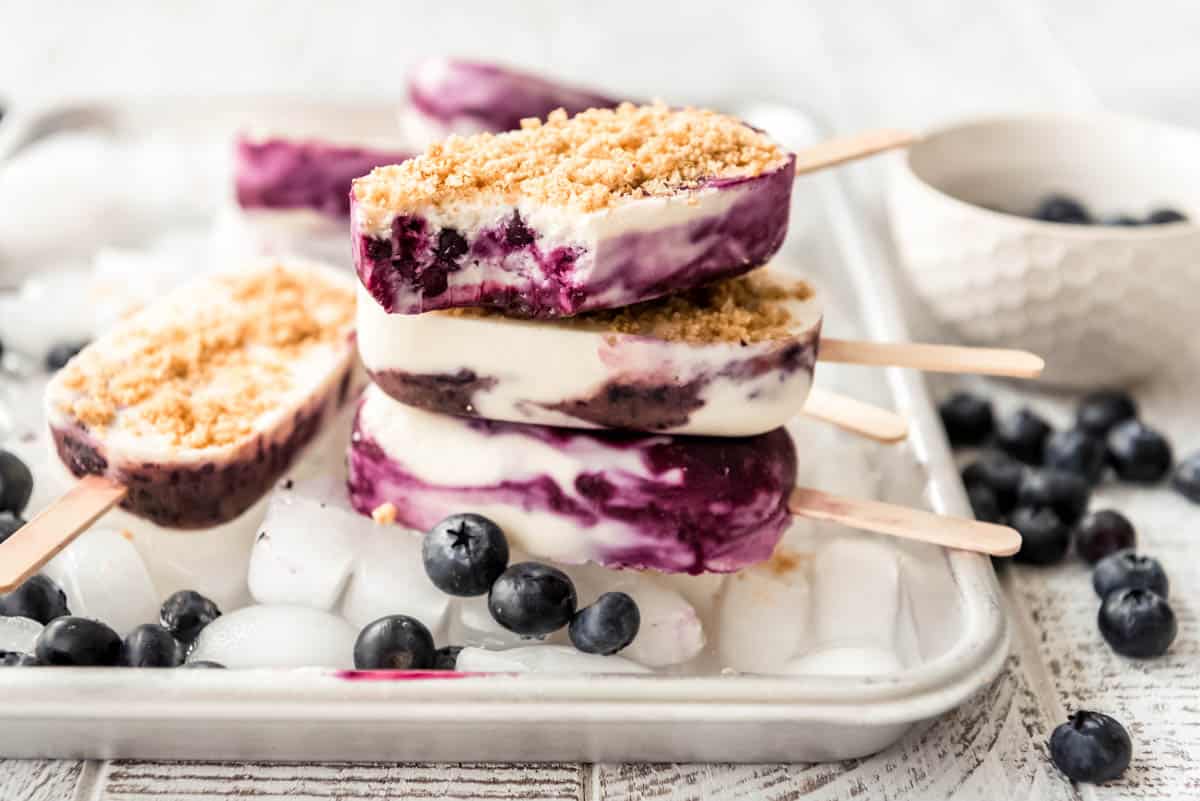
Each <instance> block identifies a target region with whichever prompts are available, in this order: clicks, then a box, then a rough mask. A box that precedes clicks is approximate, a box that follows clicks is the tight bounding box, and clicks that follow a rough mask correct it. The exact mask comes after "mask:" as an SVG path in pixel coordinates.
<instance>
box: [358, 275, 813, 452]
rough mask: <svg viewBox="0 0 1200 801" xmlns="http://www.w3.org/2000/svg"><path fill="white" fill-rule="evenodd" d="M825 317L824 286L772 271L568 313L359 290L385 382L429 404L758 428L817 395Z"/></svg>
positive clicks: (368, 343) (528, 415) (361, 320)
mask: <svg viewBox="0 0 1200 801" xmlns="http://www.w3.org/2000/svg"><path fill="white" fill-rule="evenodd" d="M821 319H822V317H821V304H820V300H819V298H818V297H817V294H816V292H815V290H814V289H812V288H811V287H810V286H809V285H808V284H807V283H805V282H804V281H802V280H800V279H798V278H794V277H791V276H787V275H785V274H783V273H782V272H778V273H777V272H773V271H772V270H771V268H764V269H762V270H756V271H754V272H752V273H750V274H749V275H744V276H739V277H737V278H730V279H726V280H725V281H720V282H717V283H715V284H709V285H708V286H705V287H701V288H698V289H693V290H689V291H687V292H683V293H680V294H676V295H672V296H670V297H665V298H657V299H655V300H649V301H644V302H643V303H640V304H637V305H634V306H629V307H626V308H624V309H618V310H610V311H596V312H585V313H584V314H580V315H577V316H575V317H570V318H565V319H560V320H520V319H513V318H506V317H502V316H501V315H499V314H497V313H496V312H493V311H489V310H485V309H454V310H449V311H439V312H431V313H429V314H419V315H403V314H388V313H386V312H385V311H383V309H381V308H380V307H379V305H378V304H377V303H375V302H374V301H373V300H372V298H371V297H370V296H369V295H367V293H366V290H365V289H362V288H361V287H360V289H359V299H358V345H359V352H360V354H361V356H362V360H363V364H364V365H365V366H366V368H367V371H368V372H369V373H370V375H371V378H372V380H373V381H374V382H375V384H376V385H378V387H379V388H380V389H381V390H382V391H384V392H385V393H387V394H388V395H390V396H391V397H392V398H394V399H396V400H398V401H401V402H403V403H406V404H409V405H411V406H417V407H420V408H422V409H426V410H428V411H433V412H440V413H444V414H456V415H466V416H476V417H483V418H487V419H491V420H507V421H512V422H519V423H537V424H543V425H557V426H568V427H576V428H579V427H582V428H624V429H631V430H635V431H661V432H671V433H686V434H707V435H716V436H749V435H753V434H762V433H765V432H767V431H770V430H771V429H773V428H778V427H779V426H781V425H783V424H784V423H786V422H787V421H788V420H789V419H791V418H792V417H793V416H794V415H796V414H797V413H798V412H799V411H800V410H801V408H802V407H803V406H804V403H805V400H806V398H807V397H808V394H809V389H810V386H811V384H812V377H813V367H814V364H815V362H816V358H817V350H818V341H819V337H820V330H821Z"/></svg>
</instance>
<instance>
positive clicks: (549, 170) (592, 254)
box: [351, 104, 795, 317]
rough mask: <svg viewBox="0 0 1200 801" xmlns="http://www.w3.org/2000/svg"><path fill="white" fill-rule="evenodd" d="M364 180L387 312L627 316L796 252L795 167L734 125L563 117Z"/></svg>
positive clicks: (367, 279)
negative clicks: (792, 214) (633, 308)
mask: <svg viewBox="0 0 1200 801" xmlns="http://www.w3.org/2000/svg"><path fill="white" fill-rule="evenodd" d="M523 124H524V126H525V127H524V128H523V129H522V130H520V131H515V132H512V133H505V134H498V135H491V134H480V135H477V136H471V137H466V138H459V137H452V138H451V139H449V140H447V141H446V142H444V143H442V144H440V145H433V146H431V147H430V148H429V149H428V150H427V151H426V152H425V153H424V154H422V155H421V156H417V157H415V158H412V159H409V160H408V161H406V162H404V163H403V164H398V165H393V166H389V167H380V168H377V169H376V170H374V171H372V172H371V174H370V175H368V176H365V177H363V178H359V179H358V180H357V181H355V182H354V188H353V190H352V193H351V227H352V237H353V243H354V255H355V264H356V267H357V269H358V274H359V278H360V279H361V280H362V282H363V285H364V286H365V287H366V288H367V290H368V291H369V292H370V294H371V296H372V297H373V298H375V300H376V301H377V302H378V303H379V304H380V306H382V307H383V308H384V309H385V310H386V311H388V312H391V313H400V314H416V313H420V312H425V311H431V310H435V309H444V308H452V307H460V306H489V307H493V308H497V309H500V310H502V311H504V312H506V313H507V314H510V315H513V316H521V317H562V316H570V315H572V314H578V313H579V312H582V311H587V310H589V309H606V308H616V307H620V306H625V305H629V304H631V303H634V302H637V301H641V300H646V299H649V298H653V297H658V296H660V295H665V294H668V293H671V292H676V291H680V290H683V289H689V288H691V287H694V286H698V285H700V284H703V283H706V282H708V281H712V280H715V279H717V278H723V277H729V276H733V275H738V274H741V273H744V272H746V271H747V270H750V269H752V268H754V267H756V266H758V265H761V264H763V263H764V262H766V260H767V259H768V258H770V257H771V256H772V255H773V254H774V253H775V252H776V251H777V250H778V249H779V247H780V245H781V244H782V243H783V238H784V235H785V233H786V232H787V223H788V212H789V199H790V197H791V191H792V179H793V178H794V175H795V171H794V161H795V157H794V156H793V155H791V154H789V153H787V152H785V151H784V150H782V149H781V148H780V147H778V146H777V145H776V144H775V143H774V142H772V141H771V140H770V139H769V138H768V137H767V136H766V135H764V134H763V133H761V132H759V131H757V130H755V129H753V128H751V127H749V126H748V125H745V124H744V123H742V122H739V121H738V120H735V119H733V118H732V117H728V116H724V115H721V114H717V113H715V112H711V111H703V110H696V109H683V110H672V109H669V108H667V107H666V106H662V105H654V106H640V107H635V106H632V105H629V104H622V105H621V106H620V107H618V108H617V109H615V110H609V109H593V110H590V111H585V112H583V113H581V114H578V115H576V116H575V117H573V118H570V119H568V118H567V116H566V114H565V113H561V112H555V113H553V114H551V115H550V116H549V118H548V119H547V121H546V122H545V123H544V124H542V123H539V122H538V121H537V120H527V121H526V122H525V123H523Z"/></svg>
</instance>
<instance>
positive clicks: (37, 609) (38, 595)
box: [0, 573, 71, 623]
mask: <svg viewBox="0 0 1200 801" xmlns="http://www.w3.org/2000/svg"><path fill="white" fill-rule="evenodd" d="M69 614H71V610H70V609H68V608H67V594H66V593H65V592H63V591H62V587H60V586H58V585H57V584H56V583H54V579H52V578H50V577H49V576H43V575H42V574H41V573H39V574H37V575H36V576H31V577H30V578H28V579H26V581H25V583H24V584H22V585H21V586H20V587H17V588H16V589H15V590H13V591H12V592H10V593H8V594H7V595H0V615H6V616H8V617H27V618H30V619H31V620H36V621H37V622H38V623H49V622H50V621H51V620H54V619H55V618H59V617H65V616H66V615H69Z"/></svg>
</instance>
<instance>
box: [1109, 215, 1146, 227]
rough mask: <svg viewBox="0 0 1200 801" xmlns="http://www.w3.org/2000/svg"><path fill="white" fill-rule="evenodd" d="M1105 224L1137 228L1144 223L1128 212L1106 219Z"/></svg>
mask: <svg viewBox="0 0 1200 801" xmlns="http://www.w3.org/2000/svg"><path fill="white" fill-rule="evenodd" d="M1104 224H1105V225H1111V226H1115V227H1118V228H1136V227H1137V226H1139V225H1141V224H1142V223H1141V222H1140V221H1139V220H1138V219H1137V218H1135V217H1130V216H1129V215H1128V214H1118V215H1117V216H1116V217H1109V218H1108V219H1107V220H1105V221H1104Z"/></svg>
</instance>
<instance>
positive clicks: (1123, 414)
mask: <svg viewBox="0 0 1200 801" xmlns="http://www.w3.org/2000/svg"><path fill="white" fill-rule="evenodd" d="M1137 415H1138V409H1137V403H1136V402H1134V400H1133V398H1132V397H1131V396H1130V395H1129V393H1128V392H1122V391H1121V390H1117V389H1102V390H1098V391H1096V392H1090V393H1088V394H1087V395H1085V396H1084V397H1083V400H1081V401H1079V408H1078V409H1077V410H1076V412H1075V423H1076V425H1078V426H1079V427H1080V428H1082V429H1083V430H1084V431H1086V432H1088V433H1089V434H1091V435H1092V436H1096V437H1104V436H1107V435H1108V432H1109V431H1111V430H1112V427H1113V426H1115V425H1116V424H1117V423H1123V422H1124V421H1126V420H1132V419H1134V418H1135V417H1137Z"/></svg>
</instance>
